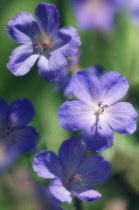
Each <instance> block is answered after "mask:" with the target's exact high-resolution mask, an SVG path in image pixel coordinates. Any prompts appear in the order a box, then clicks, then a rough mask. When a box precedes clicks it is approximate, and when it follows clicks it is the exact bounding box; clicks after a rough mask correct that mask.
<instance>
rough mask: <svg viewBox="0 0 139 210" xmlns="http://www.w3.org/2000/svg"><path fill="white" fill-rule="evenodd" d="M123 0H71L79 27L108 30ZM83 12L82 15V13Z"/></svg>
mask: <svg viewBox="0 0 139 210" xmlns="http://www.w3.org/2000/svg"><path fill="white" fill-rule="evenodd" d="M123 2H124V0H122V1H121V0H71V5H72V7H73V10H74V14H75V17H76V22H77V26H78V28H79V29H82V30H84V29H91V28H96V29H99V30H108V29H110V28H111V27H112V26H113V22H114V18H115V13H116V12H117V11H118V10H119V9H120V8H121V6H122V4H123ZM83 14H84V15H83Z"/></svg>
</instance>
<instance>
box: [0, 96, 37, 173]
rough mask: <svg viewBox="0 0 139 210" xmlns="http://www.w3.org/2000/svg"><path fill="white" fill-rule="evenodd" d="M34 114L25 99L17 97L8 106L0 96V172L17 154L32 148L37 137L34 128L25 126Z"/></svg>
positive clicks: (30, 105)
mask: <svg viewBox="0 0 139 210" xmlns="http://www.w3.org/2000/svg"><path fill="white" fill-rule="evenodd" d="M33 116H34V109H33V106H32V104H31V103H30V102H29V101H28V100H27V99H17V100H15V101H14V102H13V103H12V104H11V106H10V107H8V105H7V103H6V101H5V100H3V99H2V98H0V173H1V172H2V171H3V169H5V168H6V167H8V166H9V165H10V164H11V163H12V161H13V160H14V159H16V157H17V156H18V155H19V153H20V151H29V150H30V149H32V148H33V147H34V146H35V144H36V141H37V139H38V137H39V135H38V133H37V132H36V130H35V128H33V127H32V126H27V124H28V123H29V122H30V121H31V120H32V118H33Z"/></svg>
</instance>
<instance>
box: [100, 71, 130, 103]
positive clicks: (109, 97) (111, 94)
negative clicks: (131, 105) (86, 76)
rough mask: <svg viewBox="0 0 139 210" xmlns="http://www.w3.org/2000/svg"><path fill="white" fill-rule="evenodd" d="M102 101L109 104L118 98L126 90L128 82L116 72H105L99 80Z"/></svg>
mask: <svg viewBox="0 0 139 210" xmlns="http://www.w3.org/2000/svg"><path fill="white" fill-rule="evenodd" d="M100 84H101V89H102V99H101V100H102V101H103V103H104V104H107V105H111V104H113V103H114V102H116V101H118V100H120V99H121V98H122V97H123V96H124V95H125V94H126V92H127V90H128V87H129V84H128V81H127V80H126V78H125V77H124V76H123V75H121V74H119V73H117V72H113V71H111V72H107V73H106V74H104V76H103V77H102V78H101V80H100Z"/></svg>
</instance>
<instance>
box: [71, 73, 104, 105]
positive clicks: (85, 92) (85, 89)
mask: <svg viewBox="0 0 139 210" xmlns="http://www.w3.org/2000/svg"><path fill="white" fill-rule="evenodd" d="M99 86H100V83H99V80H98V77H97V76H96V75H95V74H94V72H93V71H79V72H77V73H75V74H73V77H72V88H73V94H74V95H75V96H76V97H77V98H78V99H80V100H82V101H84V102H86V103H87V104H90V105H91V106H93V105H96V104H98V103H99V102H100V87H99Z"/></svg>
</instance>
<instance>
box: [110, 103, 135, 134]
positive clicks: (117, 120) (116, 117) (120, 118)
mask: <svg viewBox="0 0 139 210" xmlns="http://www.w3.org/2000/svg"><path fill="white" fill-rule="evenodd" d="M106 113H107V114H108V116H107V123H109V125H110V126H111V127H112V129H113V130H115V131H117V132H118V133H121V134H124V135H129V134H132V133H133V132H134V131H135V130H136V121H137V112H136V111H135V109H134V108H133V106H132V105H131V104H130V103H127V102H119V103H115V104H113V105H111V106H109V107H108V108H107V112H106Z"/></svg>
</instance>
